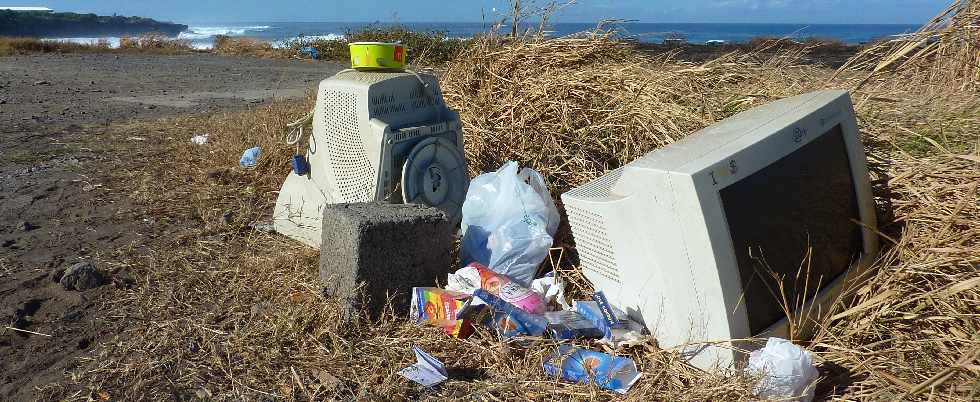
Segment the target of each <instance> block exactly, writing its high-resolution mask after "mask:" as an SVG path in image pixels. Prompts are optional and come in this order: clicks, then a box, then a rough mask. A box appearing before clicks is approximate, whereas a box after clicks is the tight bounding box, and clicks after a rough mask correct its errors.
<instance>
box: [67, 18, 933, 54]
mask: <svg viewBox="0 0 980 402" xmlns="http://www.w3.org/2000/svg"><path fill="white" fill-rule="evenodd" d="M188 25H189V28H188V30H187V31H184V32H182V33H181V34H180V35H179V36H178V38H180V39H187V40H190V41H191V43H192V44H193V46H194V47H196V48H200V49H207V48H210V47H212V45H213V42H214V38H215V36H217V35H228V36H235V37H250V38H255V39H259V40H264V41H267V42H270V43H273V44H281V43H284V42H286V41H289V40H291V39H294V38H297V37H299V36H300V35H302V36H305V37H319V38H340V37H342V36H343V34H344V33H346V32H348V31H352V30H358V29H361V28H365V27H369V26H391V25H393V24H390V23H366V22H365V23H351V22H255V23H223V24H217V23H208V24H188ZM400 25H402V26H404V27H407V28H408V29H411V30H415V31H439V32H444V33H445V34H446V35H447V36H450V37H459V38H467V37H472V36H473V35H475V34H479V33H483V32H487V31H488V30H489V29H490V26H489V25H488V24H484V23H472V22H455V23H430V22H421V23H401V24H400ZM616 26H617V27H618V28H619V29H621V30H622V32H623V35H624V36H627V37H630V38H634V39H636V40H638V41H641V42H646V43H661V42H663V40H664V39H666V38H682V39H684V40H686V41H687V42H689V43H705V42H706V41H709V40H720V41H725V42H745V41H748V40H750V39H752V38H755V37H759V36H776V37H789V38H793V39H806V38H829V39H837V40H840V41H842V42H845V43H848V44H861V43H865V42H869V41H872V40H875V39H880V38H886V37H889V36H892V35H899V34H903V33H909V32H914V31H915V30H916V29H918V28H919V26H918V25H900V24H864V25H858V24H706V23H620V24H617V25H616ZM594 28H595V24H585V23H557V24H553V25H551V26H550V27H549V31H548V32H549V34H550V35H552V36H565V35H570V34H574V33H577V32H583V31H588V30H591V29H594ZM51 39H59V40H69V41H73V42H95V41H97V40H98V38H51ZM105 39H108V40H109V42H110V43H111V44H113V45H114V46H118V38H105Z"/></svg>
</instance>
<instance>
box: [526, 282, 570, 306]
mask: <svg viewBox="0 0 980 402" xmlns="http://www.w3.org/2000/svg"><path fill="white" fill-rule="evenodd" d="M531 290H533V291H534V292H535V293H537V294H539V295H542V296H544V300H545V302H546V303H548V305H553V304H555V303H557V304H558V305H559V306H561V309H562V310H571V309H572V305H570V304H568V301H567V300H565V283H563V282H562V281H559V280H558V278H555V277H554V275H552V274H549V275H547V276H545V277H543V278H538V279H535V280H533V281H531Z"/></svg>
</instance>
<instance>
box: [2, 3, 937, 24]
mask: <svg viewBox="0 0 980 402" xmlns="http://www.w3.org/2000/svg"><path fill="white" fill-rule="evenodd" d="M525 1H533V0H525ZM538 1H539V2H540V1H542V0H538ZM949 2H950V0H577V2H576V4H574V5H572V6H569V7H567V8H565V9H564V10H562V11H561V13H560V14H559V15H558V16H557V18H556V19H555V20H557V21H558V22H595V21H598V20H601V19H608V18H619V19H629V20H637V21H638V22H739V23H740V22H758V23H841V24H862V23H867V24H888V23H893V24H919V23H922V22H925V21H926V20H928V19H929V18H931V17H932V16H934V15H935V14H936V13H938V12H939V11H940V10H941V9H942V8H943V7H944V6H946V5H947V4H949ZM0 3H3V4H5V5H12V6H46V7H51V8H53V9H55V10H57V11H75V12H93V13H96V14H105V15H111V14H119V15H127V16H129V15H138V16H142V17H151V18H155V19H160V20H166V21H174V22H182V23H195V22H251V21H329V22H374V21H381V22H390V21H394V20H397V21H401V22H480V21H482V20H483V18H484V17H483V16H484V15H485V16H487V20H494V19H497V18H499V16H500V11H498V12H496V13H495V12H494V11H493V10H495V9H499V10H503V9H506V4H507V2H506V1H503V0H465V1H451V0H450V1H446V0H400V1H399V0H355V1H348V0H339V1H338V0H278V1H276V0H264V1H259V0H166V1H146V0H88V1H83V0H46V1H44V0H41V1H38V0H0Z"/></svg>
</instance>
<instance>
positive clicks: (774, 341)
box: [745, 338, 820, 402]
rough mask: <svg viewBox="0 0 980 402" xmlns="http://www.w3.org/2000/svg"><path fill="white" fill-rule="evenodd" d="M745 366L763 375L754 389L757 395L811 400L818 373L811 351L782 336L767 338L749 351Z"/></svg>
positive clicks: (756, 373) (798, 401)
mask: <svg viewBox="0 0 980 402" xmlns="http://www.w3.org/2000/svg"><path fill="white" fill-rule="evenodd" d="M745 370H746V371H748V372H749V373H751V374H753V375H762V379H761V381H760V382H759V384H758V385H757V386H756V389H755V392H756V394H757V395H758V396H759V397H761V398H770V399H779V400H786V401H796V402H810V401H812V400H813V389H814V387H813V385H814V384H815V383H816V380H817V378H818V377H820V373H819V372H817V368H816V367H814V364H813V355H812V354H811V353H810V352H808V351H806V350H803V349H802V348H800V347H799V346H796V345H794V344H793V343H792V342H790V341H788V340H785V339H782V338H769V340H768V341H766V346H765V347H763V348H762V349H758V350H754V351H752V353H750V354H749V365H748V367H746V368H745Z"/></svg>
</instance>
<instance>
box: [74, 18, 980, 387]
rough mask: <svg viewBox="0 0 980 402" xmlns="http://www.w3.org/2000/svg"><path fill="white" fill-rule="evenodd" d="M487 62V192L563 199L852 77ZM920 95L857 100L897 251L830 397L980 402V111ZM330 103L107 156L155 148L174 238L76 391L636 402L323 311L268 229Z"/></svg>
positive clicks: (391, 320)
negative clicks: (501, 187) (290, 137)
mask: <svg viewBox="0 0 980 402" xmlns="http://www.w3.org/2000/svg"><path fill="white" fill-rule="evenodd" d="M470 46H471V47H470V48H468V49H467V51H466V54H467V59H466V60H460V61H457V62H454V63H451V64H450V65H449V67H448V70H447V72H446V74H445V76H444V77H443V82H444V91H445V93H446V96H447V101H449V103H450V104H452V105H453V106H454V107H455V108H456V109H457V110H459V111H460V113H461V116H462V118H463V120H464V123H465V132H466V146H467V152H468V158H469V160H470V162H471V167H472V170H473V173H477V172H479V171H482V170H486V169H489V168H496V167H497V166H498V165H499V163H500V162H502V161H503V160H505V159H514V160H519V161H521V162H522V164H528V165H530V166H533V167H535V168H537V169H539V170H541V171H542V172H543V173H545V175H546V176H547V177H548V178H549V180H550V181H551V184H552V187H553V190H554V191H556V192H559V191H563V190H565V189H567V188H568V187H570V186H574V185H577V184H579V183H582V182H583V181H586V180H589V179H591V178H593V177H596V176H597V175H600V174H602V173H604V172H605V171H606V170H608V169H611V168H615V167H618V166H620V165H622V164H623V163H626V162H628V161H629V160H632V159H633V158H636V157H638V156H640V155H642V154H643V153H645V152H648V151H650V150H652V149H654V148H656V147H660V146H663V145H664V144H667V143H670V142H671V141H674V140H676V139H677V138H679V137H681V136H683V135H685V134H687V133H689V132H691V131H694V130H696V129H698V128H701V127H703V126H706V125H708V124H710V123H712V122H714V121H717V120H720V119H722V118H724V117H727V116H729V115H732V114H734V113H737V112H738V111H741V110H744V109H747V108H749V107H751V106H754V105H757V104H759V103H763V102H766V101H770V100H773V99H776V98H779V97H783V96H789V95H794V94H798V93H802V92H806V91H809V90H811V89H816V88H819V87H821V86H822V83H823V82H826V79H827V77H828V76H829V75H830V73H831V72H830V71H828V70H821V69H818V68H815V67H803V66H798V65H797V63H796V60H797V59H798V57H799V56H800V53H798V52H794V53H785V52H781V53H778V54H777V55H776V56H774V57H766V58H760V57H759V56H758V55H757V54H755V53H747V54H744V53H733V54H728V55H725V56H723V57H721V58H719V59H716V60H712V61H709V62H706V63H703V64H691V63H684V62H679V61H675V60H673V59H671V56H670V54H665V55H660V56H642V55H639V54H637V53H635V52H633V51H632V49H631V48H630V47H629V46H626V45H623V44H620V43H616V42H614V41H612V40H610V39H609V37H608V36H606V34H604V33H594V34H591V35H589V36H586V37H580V38H577V39H556V40H526V41H517V42H507V43H504V42H498V41H496V39H493V38H485V39H483V40H481V41H476V42H473V43H472V44H471V45H470ZM844 78H848V79H851V78H853V77H851V76H847V75H845V76H844ZM859 78H860V77H859ZM852 82H853V81H839V82H837V84H835V85H842V86H846V85H850V84H851V83H852ZM899 95H901V94H898V93H894V94H892V93H889V94H882V93H878V92H873V91H869V90H865V91H863V92H860V93H857V94H855V99H856V100H857V101H858V112H859V116H860V119H861V125H862V128H863V130H864V131H865V134H866V138H865V140H866V144H867V146H868V152H869V157H870V160H871V162H872V170H873V172H874V177H873V179H874V180H875V191H876V196H877V198H878V201H879V204H880V206H881V211H882V219H881V221H882V231H883V235H884V236H887V237H888V238H890V239H893V240H894V242H893V244H891V245H890V246H888V247H887V249H886V250H885V252H884V255H883V257H882V258H881V260H880V261H879V262H878V263H877V264H876V266H875V269H876V272H877V274H876V276H875V277H874V278H872V279H871V282H870V283H869V284H868V285H866V286H864V287H862V288H861V289H860V290H859V297H858V298H857V299H856V300H855V301H854V302H853V303H851V304H849V305H846V306H840V312H839V314H837V317H836V318H835V320H834V321H833V322H831V323H829V324H828V325H827V326H826V327H824V328H823V330H822V331H821V332H820V334H819V335H818V337H817V338H816V339H815V341H814V342H813V343H812V344H809V345H807V346H808V347H809V348H810V349H812V350H814V351H816V352H818V357H819V359H818V360H819V362H820V367H821V369H822V372H823V374H824V376H825V378H824V379H823V380H822V381H821V383H820V384H819V385H818V396H820V397H839V398H844V399H889V400H894V399H921V400H925V399H926V398H930V397H932V398H934V399H941V400H971V399H973V400H975V399H976V396H977V393H978V392H980V391H978V384H977V381H976V378H977V371H976V370H977V369H976V368H977V364H978V362H977V360H976V357H977V356H976V350H977V347H978V345H980V338H977V336H976V334H977V333H980V328H978V322H980V320H977V311H980V291H978V289H980V286H977V285H978V278H980V275H978V272H980V271H978V268H977V265H978V264H980V252H978V250H980V209H978V205H977V199H978V198H977V182H978V181H980V177H978V171H980V166H978V162H977V161H978V160H980V157H978V155H980V153H978V148H980V139H978V137H977V133H978V132H980V122H978V118H977V116H978V115H980V113H978V111H980V100H978V97H977V95H976V94H975V93H970V92H961V93H955V94H949V96H947V98H948V99H949V100H947V101H939V100H937V99H932V98H923V97H921V96H919V97H916V96H918V95H909V94H905V95H904V96H903V97H899ZM953 95H955V96H953ZM311 102H312V99H307V100H306V101H305V102H299V103H278V102H277V103H273V104H272V105H270V106H268V107H262V108H259V109H256V110H251V111H246V112H240V113H226V114H217V115H212V116H203V117H202V116H195V117H184V118H177V119H170V120H165V121H161V122H150V123H136V124H133V125H130V126H122V127H116V128H114V129H113V130H112V131H111V132H110V133H108V134H107V135H106V136H107V137H108V138H107V140H111V141H107V143H111V144H123V146H125V144H126V143H127V141H126V138H128V137H130V136H133V135H138V136H140V137H144V138H149V139H151V141H146V142H143V143H140V144H138V145H133V146H131V147H129V149H127V150H126V152H131V153H132V154H133V161H131V162H129V163H130V165H128V166H127V169H120V170H119V174H120V177H119V179H120V180H121V181H122V183H125V184H124V185H120V186H119V188H120V189H125V190H124V191H126V192H127V193H128V194H129V195H130V196H131V197H132V198H133V199H134V200H136V201H137V202H138V203H139V205H141V206H142V208H144V209H145V210H146V212H147V218H148V219H149V220H150V221H149V222H150V223H149V224H150V225H151V228H153V229H152V231H153V233H154V234H155V236H157V237H156V239H155V240H152V241H150V242H149V243H148V245H149V246H150V248H151V249H152V250H153V251H151V253H150V254H149V255H148V256H145V257H133V258H132V259H131V260H130V261H128V262H127V265H128V266H129V269H130V270H132V271H133V274H134V276H135V277H136V278H137V285H136V286H135V287H133V288H132V289H128V290H124V291H121V292H120V293H119V294H118V295H117V296H118V301H117V302H116V303H113V305H112V306H110V307H111V311H112V316H113V317H114V318H115V319H117V320H118V321H123V322H127V323H129V324H127V325H126V326H125V327H124V328H125V331H126V332H125V333H124V334H123V336H121V337H119V339H117V340H114V341H111V342H108V343H107V344H106V345H104V347H103V348H100V351H101V355H99V356H93V357H91V358H90V360H89V362H88V364H84V365H82V366H81V368H80V369H78V370H76V371H75V372H73V373H72V375H73V378H74V379H75V381H77V382H78V385H80V386H81V387H82V388H83V392H82V393H80V394H78V395H77V396H78V397H80V398H85V397H93V398H98V397H99V395H101V394H100V393H101V392H105V393H106V394H107V395H109V396H110V397H111V398H112V399H120V400H139V399H153V400H172V399H195V398H197V399H214V400H227V399H236V400H237V399H245V400H273V399H276V400H278V399H286V400H327V399H356V400H374V399H486V400H527V399H533V400H552V399H559V400H591V399H603V400H604V399H611V398H614V397H617V398H618V396H616V395H615V394H612V393H609V392H605V391H601V390H598V389H596V388H595V387H591V386H585V385H576V384H570V383H567V382H564V381H559V380H556V379H554V378H549V377H547V376H545V375H544V374H543V372H542V370H541V368H540V367H541V366H540V365H541V360H542V357H543V355H544V354H546V353H548V352H550V351H551V350H553V347H554V346H553V345H552V344H551V343H549V342H547V341H542V340H529V341H528V342H502V341H501V340H499V339H497V338H496V337H494V336H491V335H490V334H487V333H478V334H477V335H475V336H474V337H472V338H470V339H467V340H457V339H452V338H449V337H447V336H445V335H444V334H443V333H442V332H441V331H440V330H438V329H435V328H428V327H420V326H416V325H413V324H410V323H407V322H406V321H405V320H404V318H403V317H395V316H393V315H388V316H385V317H383V318H382V319H381V320H380V321H379V322H377V323H368V322H352V323H343V322H342V321H340V320H339V319H338V311H339V309H338V308H337V305H336V301H335V300H331V299H328V298H324V297H323V296H322V293H321V292H320V287H319V284H318V282H317V277H316V275H317V274H316V272H317V270H316V264H317V255H316V252H315V251H310V250H307V249H305V248H302V247H300V246H298V245H297V244H296V243H294V242H292V241H289V240H287V239H285V238H283V237H281V236H276V235H267V234H263V233H260V232H257V231H254V230H252V229H250V228H249V224H250V223H252V222H255V221H259V220H265V219H268V217H269V216H270V214H271V211H272V206H273V203H274V201H275V197H276V191H277V190H278V189H279V186H280V185H281V181H282V180H283V178H284V177H285V175H286V173H287V171H288V169H289V157H290V155H291V153H292V149H291V148H290V147H288V146H286V145H284V144H283V143H282V142H281V137H282V134H283V133H284V130H283V129H284V127H285V124H286V122H287V121H290V120H292V119H294V118H296V117H298V116H301V115H302V114H303V113H305V112H306V111H307V110H308V109H309V107H310V106H311V105H310V103H311ZM954 105H955V106H954ZM200 133H208V134H210V140H209V142H208V144H207V145H203V146H197V145H192V144H191V143H190V142H189V139H190V137H191V136H192V135H195V134H200ZM926 139H927V140H926ZM147 144H150V145H147ZM923 144H926V145H923ZM255 145H258V146H261V147H262V148H263V152H264V155H263V157H262V159H261V162H260V164H259V166H258V167H257V168H256V169H254V170H243V169H239V168H238V167H237V161H238V157H239V155H240V153H241V152H242V151H243V150H245V149H246V148H249V147H251V146H255ZM133 163H139V164H137V165H133ZM569 251H572V250H571V249H569ZM558 265H559V266H560V267H559V268H560V269H561V273H562V275H568V277H569V278H570V279H573V280H575V282H574V283H573V286H574V287H575V288H576V289H578V288H587V287H588V284H587V283H583V282H579V280H580V279H581V277H580V275H578V274H577V273H576V271H577V268H575V267H570V266H569V265H568V264H567V262H563V261H559V262H558ZM449 269H450V267H447V271H448V270H449ZM411 345H419V346H421V347H422V348H423V349H424V350H426V351H429V352H431V353H432V354H433V355H434V356H436V357H437V358H440V359H442V360H443V362H445V363H446V365H447V367H448V368H450V377H451V378H452V379H451V380H450V381H447V382H446V383H445V384H443V385H441V386H440V387H438V388H436V389H434V390H423V389H421V388H419V387H418V386H416V385H414V384H412V383H410V382H408V381H407V380H405V379H403V378H401V377H399V376H397V375H396V374H395V373H396V372H397V370H399V369H401V368H402V367H405V366H407V365H409V364H411V363H413V362H414V357H413V356H412V352H411ZM583 345H584V346H587V347H591V348H595V349H600V350H601V349H602V347H601V346H599V345H596V344H591V343H588V342H585V343H583ZM616 353H620V354H624V355H628V356H631V357H633V358H634V359H635V360H636V361H637V364H638V366H639V368H640V369H641V370H642V371H643V372H644V377H643V378H642V379H641V380H640V381H639V382H638V383H637V384H636V385H635V386H634V388H633V389H632V390H631V391H630V393H629V394H628V395H626V396H625V397H623V398H622V399H627V400H715V401H719V400H745V399H751V398H752V396H751V389H752V385H753V384H752V379H750V378H746V377H744V376H740V375H737V374H736V373H703V372H700V371H699V370H696V369H694V368H692V367H690V366H687V365H685V364H684V363H682V362H680V361H679V358H678V356H677V354H676V353H674V352H673V351H670V350H660V349H658V348H657V347H656V345H655V344H653V343H650V344H646V345H641V346H636V347H631V348H628V349H623V350H619V351H616Z"/></svg>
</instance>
